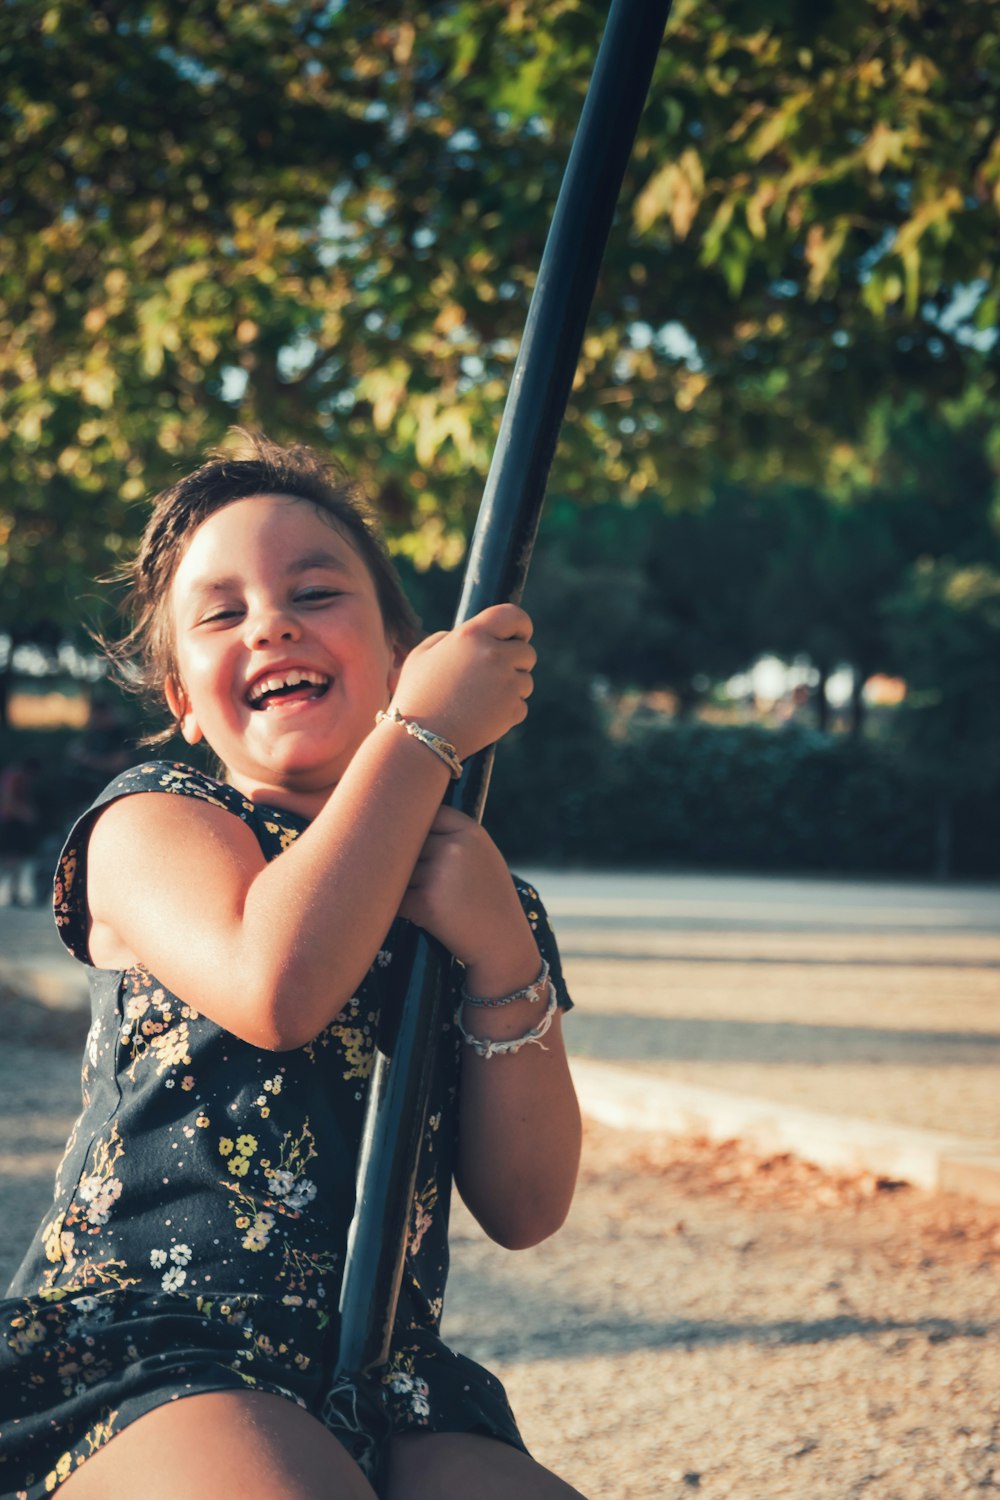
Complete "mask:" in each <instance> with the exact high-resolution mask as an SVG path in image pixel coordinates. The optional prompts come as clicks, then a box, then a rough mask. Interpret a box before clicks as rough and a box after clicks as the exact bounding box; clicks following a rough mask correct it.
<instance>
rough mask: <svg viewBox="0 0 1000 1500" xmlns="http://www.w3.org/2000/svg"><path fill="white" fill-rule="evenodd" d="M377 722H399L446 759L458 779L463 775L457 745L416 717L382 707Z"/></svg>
mask: <svg viewBox="0 0 1000 1500" xmlns="http://www.w3.org/2000/svg"><path fill="white" fill-rule="evenodd" d="M375 723H376V724H385V723H389V724H399V725H400V726H401V727H402V728H403V729H405V730H406V732H407V734H412V736H413V738H414V739H415V740H419V741H420V743H421V744H422V745H426V746H427V748H428V750H433V752H434V754H435V755H436V756H437V758H438V760H443V761H444V763H445V765H446V766H447V767H448V770H449V771H450V772H451V774H452V776H453V777H454V779H455V780H456V781H457V780H458V778H459V777H460V776H461V774H462V762H461V761H460V760H459V758H458V751H457V750H456V749H455V746H454V745H452V744H450V743H449V742H448V740H445V739H442V738H441V736H440V735H439V734H435V733H434V732H433V730H431V729H425V728H424V726H423V725H422V724H418V723H417V722H416V721H415V720H414V719H404V718H403V715H402V714H401V713H400V711H399V709H398V708H386V709H381V708H380V709H379V711H378V713H377V714H376V715H375Z"/></svg>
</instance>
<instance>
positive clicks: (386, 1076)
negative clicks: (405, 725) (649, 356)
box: [337, 0, 670, 1381]
mask: <svg viewBox="0 0 1000 1500" xmlns="http://www.w3.org/2000/svg"><path fill="white" fill-rule="evenodd" d="M669 10H670V0H613V4H612V6H611V11H610V14H609V17H608V23H607V27H606V29H605V33H604V37H603V39H602V42H601V46H600V51H599V53H598V57H597V62H596V64H595V68H594V74H593V77H592V79H591V83H590V88H589V90H588V93H587V98H586V101H585V103H584V107H583V113H582V115H581V117H580V124H579V126H578V129H577V134H576V138H575V140H574V142H573V148H572V151H571V153H570V158H569V162H568V164H567V167H566V172H565V175H564V177H563V183H562V187H561V189H560V192H559V199H558V201H557V203H556V209H555V214H554V216H553V220H552V225H551V228H550V230H549V235H548V239H547V241H546V245H545V250H544V253H543V256H542V263H541V266H540V268H539V272H538V280H537V282H536V285H535V289H534V293H533V295H532V299H531V305H530V307H529V309H528V317H527V322H526V324H525V330H524V336H523V339H522V341H521V347H520V351H519V353H518V357H517V361H516V363H515V366H514V374H513V377H512V380H511V387H510V391H509V393H508V396H507V403H506V406H505V408H504V414H503V418H502V421H501V425H500V433H499V436H498V438H497V445H496V449H495V452H494V455H493V461H492V464H491V466H490V472H489V475H488V478H487V481H486V489H485V492H484V495H483V500H482V505H481V507H480V512H479V518H478V520H477V522H476V529H475V532H474V534H473V538H472V544H471V548H470V553H469V560H468V564H467V567H466V574H465V583H464V587H463V590H462V597H461V601H460V603H459V606H458V612H457V615H456V618H455V623H456V625H458V624H461V623H462V622H463V621H464V620H467V619H469V618H471V616H473V615H475V614H478V613H479V611H480V610H482V609H485V608H487V607H488V606H489V605H491V604H498V603H503V602H505V601H508V600H513V601H515V602H516V601H518V600H519V599H520V597H521V592H522V590H523V588H524V581H525V577H526V574H527V569H528V563H529V561H530V558H531V552H532V548H533V546H534V541H535V534H536V532H537V529H538V520H539V516H540V514H541V508H542V501H543V498H544V493H545V485H546V481H547V479H548V473H549V468H550V466H551V463H552V456H553V454H554V452H555V447H556V440H557V438H558V435H559V428H560V426H561V423H562V419H563V416H564V414H565V410H566V403H567V401H568V399H569V393H570V389H571V386H572V382H573V375H574V372H575V370H576V364H577V360H578V358H579V352H580V345H581V343H582V340H583V333H584V328H585V326H586V322H587V317H588V314H589V311H590V304H591V301H592V299H593V295H594V288H595V286H596V284H597V276H598V272H599V270H600V264H601V258H602V256H603V254H604V247H605V244H606V243H607V237H608V233H609V231H610V228H611V221H612V218H613V216H614V210H615V204H616V202H617V199H618V194H619V192H620V190H621V183H622V178H623V176H624V173H625V168H626V166H627V164H628V158H629V154H630V152H631V149H632V143H633V141H634V139H635V132H636V129H637V127H638V123H639V116H640V114H641V113H642V107H643V104H644V102H645V98H646V93H647V90H648V88H649V82H650V78H651V77H652V72H653V66H654V64H655V61H656V55H657V52H658V50H659V46H660V42H661V40H662V37H663V29H664V27H665V25H666V21H667V15H668V13H669ZM492 764H493V749H492V747H490V748H489V749H488V750H485V751H483V752H481V753H480V754H479V755H478V756H474V757H472V758H471V759H470V761H469V762H468V763H467V765H466V769H465V774H464V775H463V776H462V778H461V780H460V781H458V782H456V783H455V786H454V787H453V788H452V791H451V794H450V796H449V799H448V800H449V801H450V803H451V805H452V806H454V807H459V808H461V810H462V811H464V812H467V813H469V814H470V815H472V816H475V817H481V815H482V808H483V804H484V802H485V798H486V790H487V787H488V785H489V775H490V770H491V767H492ZM414 946H415V951H414V955H413V967H412V974H411V979H410V985H409V989H408V991H407V995H406V999H405V1002H404V1004H403V1007H402V1012H401V1016H400V1022H399V1029H398V1031H397V1033H396V1036H395V1039H394V1042H393V1050H392V1057H391V1059H390V1058H388V1057H387V1056H386V1055H385V1054H384V1053H382V1052H378V1053H377V1054H376V1061H375V1068H374V1071H373V1074H372V1078H371V1082H370V1085H369V1093H368V1105H367V1114H366V1120H365V1129H364V1137H363V1140H362V1145H361V1155H360V1158H359V1164H358V1193H357V1206H356V1209H355V1215H354V1221H353V1223H352V1225H351V1232H350V1237H349V1242H348V1254H347V1263H346V1266H345V1272H344V1280H343V1288H342V1293H341V1301H340V1311H341V1331H340V1348H339V1355H338V1364H337V1373H338V1376H340V1377H341V1378H342V1379H343V1380H350V1381H360V1380H361V1378H362V1377H363V1376H364V1375H365V1374H366V1372H368V1371H370V1370H372V1369H374V1368H376V1367H377V1366H379V1365H381V1364H384V1363H385V1360H386V1358H387V1356H388V1352H389V1340H390V1337H391V1333H392V1324H393V1320H394V1318H395V1313H396V1302H397V1299H398V1295H399V1285H400V1279H401V1277H402V1271H403V1261H404V1257H405V1252H406V1236H407V1223H408V1219H409V1214H410V1204H411V1200H412V1196H413V1189H414V1183H415V1179H416V1172H417V1163H418V1157H419V1154H420V1142H421V1137H422V1135H423V1130H424V1119H425V1115H426V1110H427V1100H428V1094H429V1089H430V1079H431V1070H432V1062H433V1055H434V1049H435V1046H436V1042H437V1038H438V1037H439V1035H440V1031H441V1026H442V1023H443V1020H444V997H445V988H446V986H445V980H446V977H447V964H448V963H449V959H448V955H447V954H446V953H445V952H444V950H443V949H442V948H440V946H439V945H438V944H436V943H434V942H432V941H431V940H429V939H428V938H426V937H425V936H424V935H421V936H420V937H419V938H418V939H417V940H416V942H415V945H414Z"/></svg>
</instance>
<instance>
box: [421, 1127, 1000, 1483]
mask: <svg viewBox="0 0 1000 1500" xmlns="http://www.w3.org/2000/svg"><path fill="white" fill-rule="evenodd" d="M454 1242H455V1269H454V1272H453V1277H452V1282H451V1287H450V1301H449V1310H448V1317H447V1320H446V1331H447V1332H448V1334H449V1336H450V1337H451V1338H452V1339H453V1341H454V1342H455V1344H456V1345H457V1346H458V1347H460V1348H463V1349H465V1350H466V1351H467V1352H468V1353H470V1354H472V1355H474V1356H475V1357H477V1358H480V1359H482V1360H483V1361H484V1362H487V1363H489V1364H490V1365H491V1367H492V1368H494V1369H495V1370H496V1371H497V1373H498V1374H499V1375H500V1376H501V1377H502V1378H503V1380H504V1381H505V1383H506V1385H507V1388H508V1391H509V1394H510V1396H511V1400H512V1403H513V1405H514V1409H515V1411H516V1412H517V1414H518V1417H519V1420H520V1422H521V1424H522V1428H523V1430H524V1433H525V1436H526V1439H527V1441H528V1443H529V1446H530V1447H531V1448H532V1450H533V1452H534V1453H535V1455H536V1457H538V1458H539V1459H540V1460H542V1461H543V1462H545V1463H546V1464H547V1465H548V1466H549V1467H551V1468H553V1469H554V1470H556V1471H557V1472H558V1473H560V1474H562V1475H563V1476H564V1477H565V1478H566V1479H568V1480H569V1481H570V1482H571V1483H572V1484H574V1485H575V1486H576V1487H577V1488H578V1489H579V1490H580V1491H581V1492H582V1493H583V1494H584V1495H586V1496H588V1497H591V1500H598V1497H606V1500H654V1497H656V1500H660V1497H666V1500H673V1497H678V1500H680V1497H682V1496H688V1495H693V1494H695V1493H697V1494H698V1495H699V1496H702V1497H705V1500H777V1497H779V1496H794V1497H796V1500H861V1497H864V1500H951V1497H954V1496H961V1495H973V1494H988V1493H993V1492H994V1491H1000V1348H998V1344H997V1332H998V1329H1000V1213H998V1212H996V1211H993V1212H991V1211H989V1210H986V1209H984V1208H981V1207H978V1206H976V1205H973V1204H971V1203H968V1202H965V1201H963V1200H959V1199H951V1198H946V1197H941V1196H938V1197H933V1196H930V1195H926V1194H923V1193H920V1192H917V1191H915V1190H913V1189H911V1188H908V1187H905V1186H902V1185H899V1184H894V1183H892V1182H888V1181H884V1180H878V1179H875V1178H873V1177H855V1178H837V1177H832V1176H830V1175H828V1174H825V1173H823V1172H821V1171H820V1170H819V1169H817V1168H814V1167H811V1166H808V1165H807V1164H805V1163H802V1162H797V1161H795V1160H793V1159H791V1158H788V1157H784V1158H777V1159H771V1160H761V1159H756V1158H754V1157H751V1156H748V1155H747V1154H746V1153H744V1152H743V1151H741V1150H740V1148H739V1147H738V1146H737V1145H735V1144H733V1143H730V1144H727V1145H722V1146H718V1145H711V1144H709V1143H707V1142H703V1141H693V1140H677V1139H672V1140H668V1139H662V1140H651V1139H649V1138H648V1137H643V1136H638V1135H635V1134H632V1133H627V1132H615V1131H611V1130H608V1129H606V1128H600V1129H597V1128H591V1129H590V1130H589V1131H588V1139H587V1148H586V1152H585V1157H584V1167H583V1171H582V1177H581V1183H580V1189H579V1192H578V1196H577V1201H576V1204H575V1206H574V1209H573V1212H572V1214H571V1216H570V1220H569V1222H568V1224H567V1226H566V1228H565V1229H564V1230H563V1231H562V1232H561V1234H560V1235H559V1236H557V1237H556V1238H555V1239H554V1240H552V1241H551V1242H549V1244H547V1245H544V1246H541V1247H539V1248H538V1249H537V1250H532V1251H526V1252H521V1253H520V1254H518V1255H516V1256H511V1255H505V1254H504V1253H503V1252H501V1251H497V1250H496V1249H495V1247H492V1246H490V1245H489V1243H488V1242H486V1241H485V1240H484V1239H483V1237H482V1236H481V1235H480V1234H479V1232H478V1230H477V1229H476V1228H475V1226H474V1225H473V1224H471V1222H470V1221H469V1220H468V1218H467V1217H465V1216H463V1217H462V1218H460V1219H457V1221H456V1225H455V1234H454ZM484 1309H486V1310H487V1311H486V1313H485V1314H484Z"/></svg>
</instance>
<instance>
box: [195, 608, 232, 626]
mask: <svg viewBox="0 0 1000 1500" xmlns="http://www.w3.org/2000/svg"><path fill="white" fill-rule="evenodd" d="M239 616H240V611H239V610H238V609H217V610H216V611H215V613H214V614H211V615H203V616H202V619H201V623H202V625H217V624H218V623H219V621H220V620H237V619H239Z"/></svg>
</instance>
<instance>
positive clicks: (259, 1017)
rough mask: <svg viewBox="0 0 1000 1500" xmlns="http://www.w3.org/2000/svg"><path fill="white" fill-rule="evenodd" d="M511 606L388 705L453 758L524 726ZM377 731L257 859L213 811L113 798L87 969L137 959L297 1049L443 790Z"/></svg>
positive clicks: (94, 854) (365, 953) (481, 622)
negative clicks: (273, 851)
mask: <svg viewBox="0 0 1000 1500" xmlns="http://www.w3.org/2000/svg"><path fill="white" fill-rule="evenodd" d="M529 636H530V622H529V621H528V618H527V616H526V615H525V614H524V613H523V612H522V611H521V610H519V609H516V608H515V607H514V606H512V605H501V606H497V607H496V608H494V609H491V610H486V611H484V612H483V613H482V614H481V615H479V616H477V617H476V618H475V619H474V620H472V621H470V622H468V624H467V625H464V626H462V627H460V628H459V629H457V630H454V631H451V632H448V633H446V634H442V635H441V636H438V637H433V638H432V639H431V640H430V641H428V642H425V643H423V645H422V646H420V647H417V649H416V650H415V651H414V652H412V653H411V655H410V656H409V657H408V658H407V661H406V663H405V664H404V666H403V669H402V673H401V676H400V680H399V684H398V686H397V688H396V692H395V695H394V698H393V702H394V703H395V704H396V706H397V707H398V708H399V710H400V712H401V713H402V714H403V715H404V716H405V717H407V718H411V719H415V720H417V721H418V722H420V723H421V724H423V725H424V726H425V727H426V728H429V729H431V730H433V731H434V732H435V733H437V734H440V735H441V736H443V737H444V738H445V739H448V740H450V741H451V742H452V743H453V744H455V745H456V747H457V748H458V750H459V753H460V754H461V755H466V754H469V753H471V752H472V751H473V750H476V749H479V748H481V747H482V746H483V745H486V744H489V743H491V741H493V740H494V739H497V738H498V737H499V736H500V735H502V734H504V733H505V732H506V730H507V729H509V728H510V727H511V725H512V724H515V723H519V722H520V721H521V719H523V718H524V715H525V713H526V708H525V703H524V699H525V698H526V697H527V695H528V693H529V692H530V688H531V678H530V670H531V667H532V665H533V663H534V651H533V649H532V648H531V646H530V645H529V644H528V637H529ZM448 775H449V773H448V769H447V767H446V766H444V765H443V764H442V762H441V761H440V760H439V759H438V758H437V757H436V756H435V755H433V754H432V753H431V751H429V750H428V749H427V748H426V747H425V746H423V745H421V744H420V743H419V742H418V741H416V740H414V739H413V738H411V737H410V736H409V735H407V734H405V733H404V732H403V731H402V730H401V729H398V728H397V727H396V726H393V725H383V726H381V727H379V728H377V729H375V728H373V730H372V732H371V733H370V734H369V735H368V737H367V738H366V739H365V741H364V742H363V744H362V745H361V746H360V748H359V749H358V751H357V752H356V754H355V755H354V757H353V759H352V761H351V763H350V765H349V766H348V768H347V770H346V772H345V773H344V775H343V777H342V778H341V780H340V782H339V783H338V784H337V786H336V787H335V788H334V790H333V792H332V794H331V795H330V797H329V799H328V801H327V802H326V804H325V806H324V807H323V808H322V810H321V811H320V812H319V813H318V814H317V816H316V817H315V819H314V820H313V822H312V823H311V824H310V826H309V827H308V828H307V829H306V830H305V832H304V833H303V834H302V835H301V836H300V837H299V838H298V839H297V840H296V841H295V843H294V844H293V845H292V846H291V847H290V848H289V849H287V850H286V851H285V852H284V853H283V854H281V855H280V856H279V857H278V858H277V859H275V860H272V861H271V862H270V863H267V862H266V861H265V860H264V857H263V855H262V853H261V851H260V849H259V846H258V844H257V841H256V839H255V838H254V836H253V834H252V833H251V831H250V830H249V829H248V828H247V827H245V826H244V825H243V824H242V823H240V821H239V820H238V819H236V818H234V817H233V816H232V814H230V813H227V812H225V811H223V810H221V809H219V808H216V807H213V806H211V805H209V804H207V803H201V802H197V801H194V800H192V799H188V798H184V797H170V796H165V795H163V794H162V793H151V794H149V795H143V794H137V795H135V796H132V797H127V798H122V799H121V800H120V801H118V802H114V803H112V804H111V805H110V806H109V807H108V808H107V809H106V810H105V811H104V812H103V813H102V814H101V816H100V817H99V819H98V820H97V822H96V824H95V827H94V829H93V832H92V834H91V837H90V843H89V848H88V876H87V889H88V900H89V905H90V910H91V916H92V923H93V925H92V931H91V939H90V943H91V956H92V958H93V960H94V962H96V963H98V964H106V965H108V966H114V967H119V966H124V965H125V964H128V963H132V962H139V963H141V964H143V965H144V966H145V967H146V968H148V969H149V970H151V972H152V973H154V974H155V975H156V977H157V978H158V979H160V980H161V981H162V982H163V983H164V984H165V985H167V986H168V987H169V988H170V989H171V990H172V991H173V992H174V993H175V994H177V995H179V996H180V997H181V998H182V999H183V1000H185V1001H187V1002H188V1003H189V1004H190V1005H191V1006H192V1007H193V1008H194V1009H195V1010H197V1011H199V1012H201V1013H203V1014H205V1015H207V1016H209V1017H211V1018H212V1019H213V1020H215V1021H216V1022H218V1023H219V1024H220V1025H221V1026H224V1027H226V1028H227V1029H228V1030H230V1031H232V1032H234V1033H235V1034H236V1035H237V1036H239V1037H242V1038H243V1039H244V1040H245V1041H248V1042H250V1043H252V1044H253V1045H255V1046H261V1047H267V1048H271V1049H274V1050H285V1049H288V1048H293V1047H298V1046H301V1045H303V1044H304V1043H306V1042H307V1041H310V1040H311V1039H312V1038H313V1037H314V1036H315V1035H316V1034H317V1033H318V1032H319V1031H321V1030H322V1029H323V1027H324V1026H325V1025H327V1024H328V1023H329V1022H330V1021H331V1020H332V1019H333V1018H334V1017H335V1016H336V1015H337V1014H338V1013H339V1012H340V1010H341V1009H342V1008H343V1006H344V1004H345V1003H346V1001H347V1000H348V999H349V998H350V997H351V995H352V994H354V992H355V990H356V988H357V986H358V984H359V983H360V981H361V979H362V978H363V976H364V974H365V973H366V971H367V969H368V968H369V966H370V965H371V963H372V961H373V959H374V956H375V954H376V952H377V951H378V948H379V945H380V943H381V942H382V941H383V939H384V938H385V935H386V933H387V932H388V930H389V927H390V925H391V923H392V920H393V918H394V916H395V915H396V911H397V909H398V907H399V903H400V901H401V900H402V897H403V894H404V892H405V890H406V886H407V882H408V880H409V877H410V874H411V872H412V869H413V865H414V863H415V861H416V859H417V856H418V854H419V853H420V850H421V847H422V845H423V843H424V840H425V839H426V836H427V832H428V829H429V828H430V826H431V824H432V822H433V819H434V815H435V812H436V810H437V809H438V807H439V805H440V802H441V798H442V796H443V794H444V791H445V788H446V787H447V784H448Z"/></svg>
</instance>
